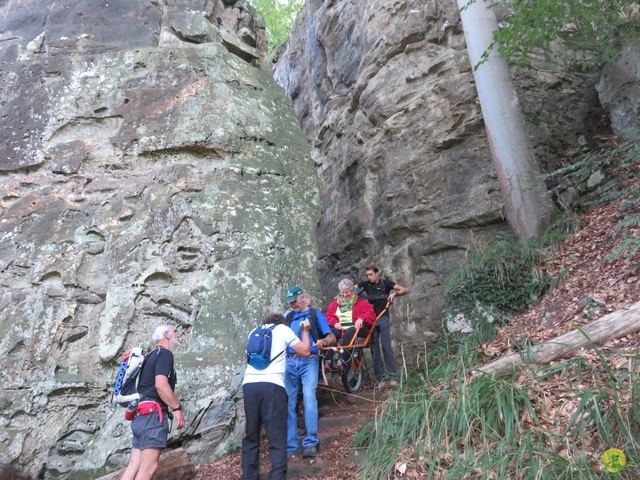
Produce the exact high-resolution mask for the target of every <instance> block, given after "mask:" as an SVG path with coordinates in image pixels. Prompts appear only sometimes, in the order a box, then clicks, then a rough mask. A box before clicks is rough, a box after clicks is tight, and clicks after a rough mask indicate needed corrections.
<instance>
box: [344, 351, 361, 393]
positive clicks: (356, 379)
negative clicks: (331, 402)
mask: <svg viewBox="0 0 640 480" xmlns="http://www.w3.org/2000/svg"><path fill="white" fill-rule="evenodd" d="M361 354H362V352H360V351H356V352H354V354H353V358H352V359H351V361H350V362H349V363H348V364H347V369H346V370H345V372H344V373H343V374H342V375H341V376H340V379H341V380H342V385H343V386H344V389H345V390H346V391H347V393H356V392H357V391H358V390H360V388H361V387H362V370H363V369H362V368H361V367H362V360H361V358H360V355H361ZM355 366H357V367H359V368H357V369H356V368H354V367H355Z"/></svg>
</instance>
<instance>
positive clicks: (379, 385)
mask: <svg viewBox="0 0 640 480" xmlns="http://www.w3.org/2000/svg"><path fill="white" fill-rule="evenodd" d="M385 388H387V382H385V381H384V380H380V381H379V382H378V383H376V386H375V387H374V390H384V389H385Z"/></svg>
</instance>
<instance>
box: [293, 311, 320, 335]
mask: <svg viewBox="0 0 640 480" xmlns="http://www.w3.org/2000/svg"><path fill="white" fill-rule="evenodd" d="M293 314H294V312H293V311H291V312H289V313H288V314H287V325H289V327H291V322H293ZM309 325H311V328H310V329H309V333H310V334H311V338H313V342H314V343H315V342H317V341H318V338H319V337H318V333H320V334H322V332H319V331H318V314H317V310H316V309H315V308H313V307H309ZM299 335H300V330H298V336H299Z"/></svg>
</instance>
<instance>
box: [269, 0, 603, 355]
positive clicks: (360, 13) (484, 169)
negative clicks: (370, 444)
mask: <svg viewBox="0 0 640 480" xmlns="http://www.w3.org/2000/svg"><path fill="white" fill-rule="evenodd" d="M576 57H577V55H576V54H574V53H571V52H568V51H567V50H566V49H565V48H564V47H563V46H562V43H561V42H557V44H554V45H553V46H552V48H551V49H550V50H548V51H546V52H540V53H536V54H534V55H532V58H531V64H530V66H529V67H527V68H525V69H523V70H522V71H520V72H515V71H514V72H513V73H514V77H515V80H516V84H517V88H518V92H519V101H520V104H521V105H522V107H523V110H524V114H525V117H526V119H527V128H528V131H529V133H530V136H531V138H532V141H533V144H534V147H535V149H536V152H537V155H538V158H539V160H540V161H541V163H542V164H543V166H546V163H547V162H549V161H550V160H551V159H553V157H554V153H557V152H559V151H562V150H563V149H564V148H566V147H567V145H570V144H572V143H574V142H576V140H577V138H578V137H579V136H582V135H584V136H587V137H588V136H589V135H591V134H592V132H593V125H595V123H596V122H595V120H594V119H598V118H599V117H600V112H601V110H600V108H599V105H598V102H597V96H596V92H595V90H594V88H593V85H594V74H592V73H590V72H587V73H583V72H582V71H580V69H579V67H578V66H577V65H579V63H578V62H577V61H576ZM274 70H275V77H276V81H277V82H278V83H279V84H280V85H282V86H283V87H284V88H285V89H286V91H287V93H288V95H289V97H290V98H291V100H292V102H293V105H294V109H295V112H296V115H297V117H298V120H299V121H300V124H301V126H302V129H303V131H304V133H305V135H306V137H307V140H308V141H309V143H310V144H311V155H312V157H313V159H314V161H315V164H316V167H317V169H318V173H319V176H320V183H321V194H322V216H321V219H320V223H319V226H318V245H319V262H318V266H319V272H320V278H321V282H322V289H323V293H324V294H325V296H326V297H327V298H332V297H333V296H334V295H335V294H336V293H337V287H336V284H337V281H338V280H339V279H340V278H341V277H343V276H351V277H356V278H362V277H363V276H364V272H363V270H364V266H365V265H367V264H368V263H376V264H378V265H379V266H380V267H382V268H383V276H384V275H386V276H389V277H390V278H392V279H394V280H396V281H398V282H400V283H402V284H403V285H405V286H407V287H408V288H409V289H410V290H411V293H410V294H409V295H408V296H407V297H402V298H401V299H398V301H397V305H396V306H394V310H395V313H394V316H395V319H396V320H395V325H394V327H393V334H394V340H395V342H396V351H397V352H399V351H400V348H399V347H400V343H402V345H403V348H404V349H405V353H406V352H408V351H410V350H411V349H417V350H423V349H424V345H425V344H427V345H428V344H429V343H430V342H432V341H433V340H434V339H435V338H437V337H438V336H439V334H440V332H441V331H442V318H441V317H442V315H441V298H442V293H443V282H444V281H445V279H446V277H447V276H448V274H449V273H450V272H451V270H452V269H453V268H454V267H456V266H457V265H459V264H460V263H461V262H462V261H463V260H464V258H465V255H466V251H467V249H469V248H474V247H475V246H477V245H480V244H482V242H484V241H487V240H490V239H494V238H495V237H497V236H504V235H509V234H510V230H509V227H508V226H507V224H506V223H505V220H504V218H503V215H502V212H501V210H502V199H501V195H500V191H499V188H498V184H497V179H496V174H495V171H494V168H493V166H492V161H491V156H490V152H489V148H488V141H487V138H486V133H485V130H484V125H483V120H482V115H481V112H480V108H479V104H478V101H477V97H476V93H475V89H474V82H473V75H472V70H471V65H470V64H469V60H468V56H467V52H466V45H465V40H464V35H463V31H462V26H461V24H460V19H459V15H458V9H457V5H456V2H454V1H453V0H447V1H444V2H443V1H434V0H401V1H396V2H387V1H384V0H354V1H349V2H339V1H333V0H329V1H320V0H308V1H307V2H306V8H305V9H304V10H303V13H302V14H301V15H300V16H299V17H298V19H297V21H296V24H295V26H294V31H293V34H292V37H291V39H290V41H289V43H288V44H287V45H286V47H285V48H284V49H283V52H282V54H281V56H280V57H279V59H278V62H277V64H276V65H275V69H274ZM409 357H412V356H411V355H409Z"/></svg>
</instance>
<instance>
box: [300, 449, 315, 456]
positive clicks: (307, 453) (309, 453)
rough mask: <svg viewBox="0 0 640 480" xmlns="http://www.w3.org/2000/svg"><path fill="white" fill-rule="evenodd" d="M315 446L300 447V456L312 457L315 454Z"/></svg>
mask: <svg viewBox="0 0 640 480" xmlns="http://www.w3.org/2000/svg"><path fill="white" fill-rule="evenodd" d="M316 453H317V449H316V447H304V448H303V449H302V458H313V457H315V456H316Z"/></svg>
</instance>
